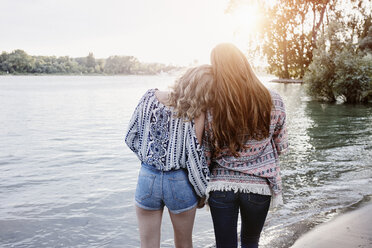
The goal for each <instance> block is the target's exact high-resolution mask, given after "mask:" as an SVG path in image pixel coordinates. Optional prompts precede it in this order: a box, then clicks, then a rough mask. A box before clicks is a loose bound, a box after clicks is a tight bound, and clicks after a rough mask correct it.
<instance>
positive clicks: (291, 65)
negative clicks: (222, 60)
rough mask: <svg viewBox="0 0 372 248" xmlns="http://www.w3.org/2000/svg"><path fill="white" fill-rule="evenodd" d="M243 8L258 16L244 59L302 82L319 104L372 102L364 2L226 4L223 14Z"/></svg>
mask: <svg viewBox="0 0 372 248" xmlns="http://www.w3.org/2000/svg"><path fill="white" fill-rule="evenodd" d="M243 4H257V5H258V8H259V10H260V13H262V18H261V19H260V21H259V22H258V23H257V26H258V27H257V29H256V31H254V32H253V33H251V34H250V35H249V37H250V39H249V41H248V43H249V49H248V54H250V56H263V57H265V58H266V59H267V63H268V72H269V73H270V74H273V75H276V76H278V77H279V78H293V79H303V80H304V82H305V83H306V84H307V85H308V92H309V94H310V95H311V96H313V97H314V98H316V99H318V100H322V101H329V102H334V101H336V100H337V99H339V98H342V99H343V100H344V101H345V102H350V103H356V102H366V101H368V100H369V99H371V98H372V64H371V63H372V2H371V1H370V0H277V1H275V2H274V3H273V2H270V1H255V0H253V1H251V0H230V2H229V5H228V7H227V9H226V12H227V13H232V14H233V12H234V11H235V10H237V9H239V8H240V7H241V6H242V5H243ZM253 41H255V42H253ZM257 41H258V42H257Z"/></svg>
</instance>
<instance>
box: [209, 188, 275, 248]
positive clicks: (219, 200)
mask: <svg viewBox="0 0 372 248" xmlns="http://www.w3.org/2000/svg"><path fill="white" fill-rule="evenodd" d="M270 200H271V196H268V195H258V194H252V193H240V192H237V193H234V191H212V192H210V197H209V206H210V209H211V213H212V219H213V226H214V235H215V237H216V245H217V248H225V247H226V248H233V247H237V245H238V237H237V236H238V234H237V223H238V215H239V209H240V212H241V245H242V247H244V248H257V247H258V241H259V239H260V234H261V231H262V228H263V225H264V223H265V220H266V216H267V212H268V211H269V207H270Z"/></svg>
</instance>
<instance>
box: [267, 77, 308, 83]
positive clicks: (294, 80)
mask: <svg viewBox="0 0 372 248" xmlns="http://www.w3.org/2000/svg"><path fill="white" fill-rule="evenodd" d="M270 82H273V83H284V84H303V83H304V81H303V80H302V79H290V78H277V79H272V80H270Z"/></svg>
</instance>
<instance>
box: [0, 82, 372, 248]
mask: <svg viewBox="0 0 372 248" xmlns="http://www.w3.org/2000/svg"><path fill="white" fill-rule="evenodd" d="M174 79H175V77H173V76H117V77H109V76H106V77H103V76H102V77H101V76H92V77H81V76H3V77H0V172H1V173H0V247H139V237H138V228H137V225H136V217H135V211H134V205H133V197H134V190H135V186H136V180H137V174H138V171H139V167H140V166H139V162H138V160H137V158H136V156H135V155H134V154H133V153H132V152H131V151H130V150H129V149H128V148H127V147H126V145H125V144H124V135H125V131H126V126H127V123H128V121H129V118H130V117H131V114H132V112H133V110H134V107H135V105H136V104H137V102H138V100H139V98H140V97H141V96H142V94H144V92H145V91H146V90H147V89H149V88H159V89H167V86H169V85H171V84H172V83H173V81H174ZM261 79H262V81H263V82H264V83H265V85H267V87H268V88H270V89H273V90H275V91H277V92H278V93H280V94H281V95H282V97H283V99H284V102H285V104H286V108H287V115H288V130H289V135H290V151H289V152H288V154H286V155H284V156H283V157H282V159H281V169H282V178H283V182H284V201H285V205H284V206H282V207H281V208H279V209H277V210H275V211H271V212H270V213H269V215H268V219H267V222H266V224H265V228H264V231H263V233H262V238H261V243H260V244H261V246H260V247H267V248H269V247H270V248H271V247H275V248H280V247H290V245H291V244H292V243H293V242H294V241H295V239H296V238H297V237H298V236H300V235H301V234H303V233H304V232H306V231H308V230H309V229H310V228H312V227H313V226H315V225H317V224H319V223H323V222H326V221H328V220H330V219H331V218H333V217H334V216H335V215H337V214H339V213H340V212H342V211H344V209H347V208H348V207H350V206H354V205H355V204H358V203H360V202H363V201H366V199H367V198H368V197H369V196H370V195H372V179H371V178H372V170H371V169H372V106H371V105H340V104H322V103H318V102H313V101H311V100H310V99H309V98H308V97H307V96H306V93H305V88H304V86H303V85H298V84H288V85H285V84H276V83H269V79H270V78H268V77H262V78H261ZM172 236H173V232H172V228H171V223H170V220H169V217H168V214H164V220H163V225H162V247H173V239H172ZM193 238H194V247H196V248H199V247H213V241H214V236H213V227H212V222H211V217H210V213H209V212H208V211H207V210H206V209H205V208H204V209H202V210H198V211H197V216H196V220H195V227H194V232H193Z"/></svg>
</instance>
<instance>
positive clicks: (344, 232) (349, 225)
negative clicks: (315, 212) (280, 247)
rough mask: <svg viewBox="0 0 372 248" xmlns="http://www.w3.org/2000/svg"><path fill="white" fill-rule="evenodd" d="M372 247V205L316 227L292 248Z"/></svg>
mask: <svg viewBox="0 0 372 248" xmlns="http://www.w3.org/2000/svg"><path fill="white" fill-rule="evenodd" d="M333 247H335V248H336V247H337V248H353V247H358V248H359V247H360V248H363V247H365V248H367V247H372V203H371V202H370V203H368V204H367V205H365V206H363V207H361V208H359V209H357V210H353V211H351V212H347V213H345V214H342V215H340V216H338V217H336V218H335V219H334V220H331V221H330V222H327V223H324V224H321V225H319V226H318V227H315V228H314V229H313V230H311V231H310V232H308V233H306V234H304V235H303V236H302V237H300V238H299V239H298V240H297V241H296V242H295V244H294V245H293V246H291V248H333Z"/></svg>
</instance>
